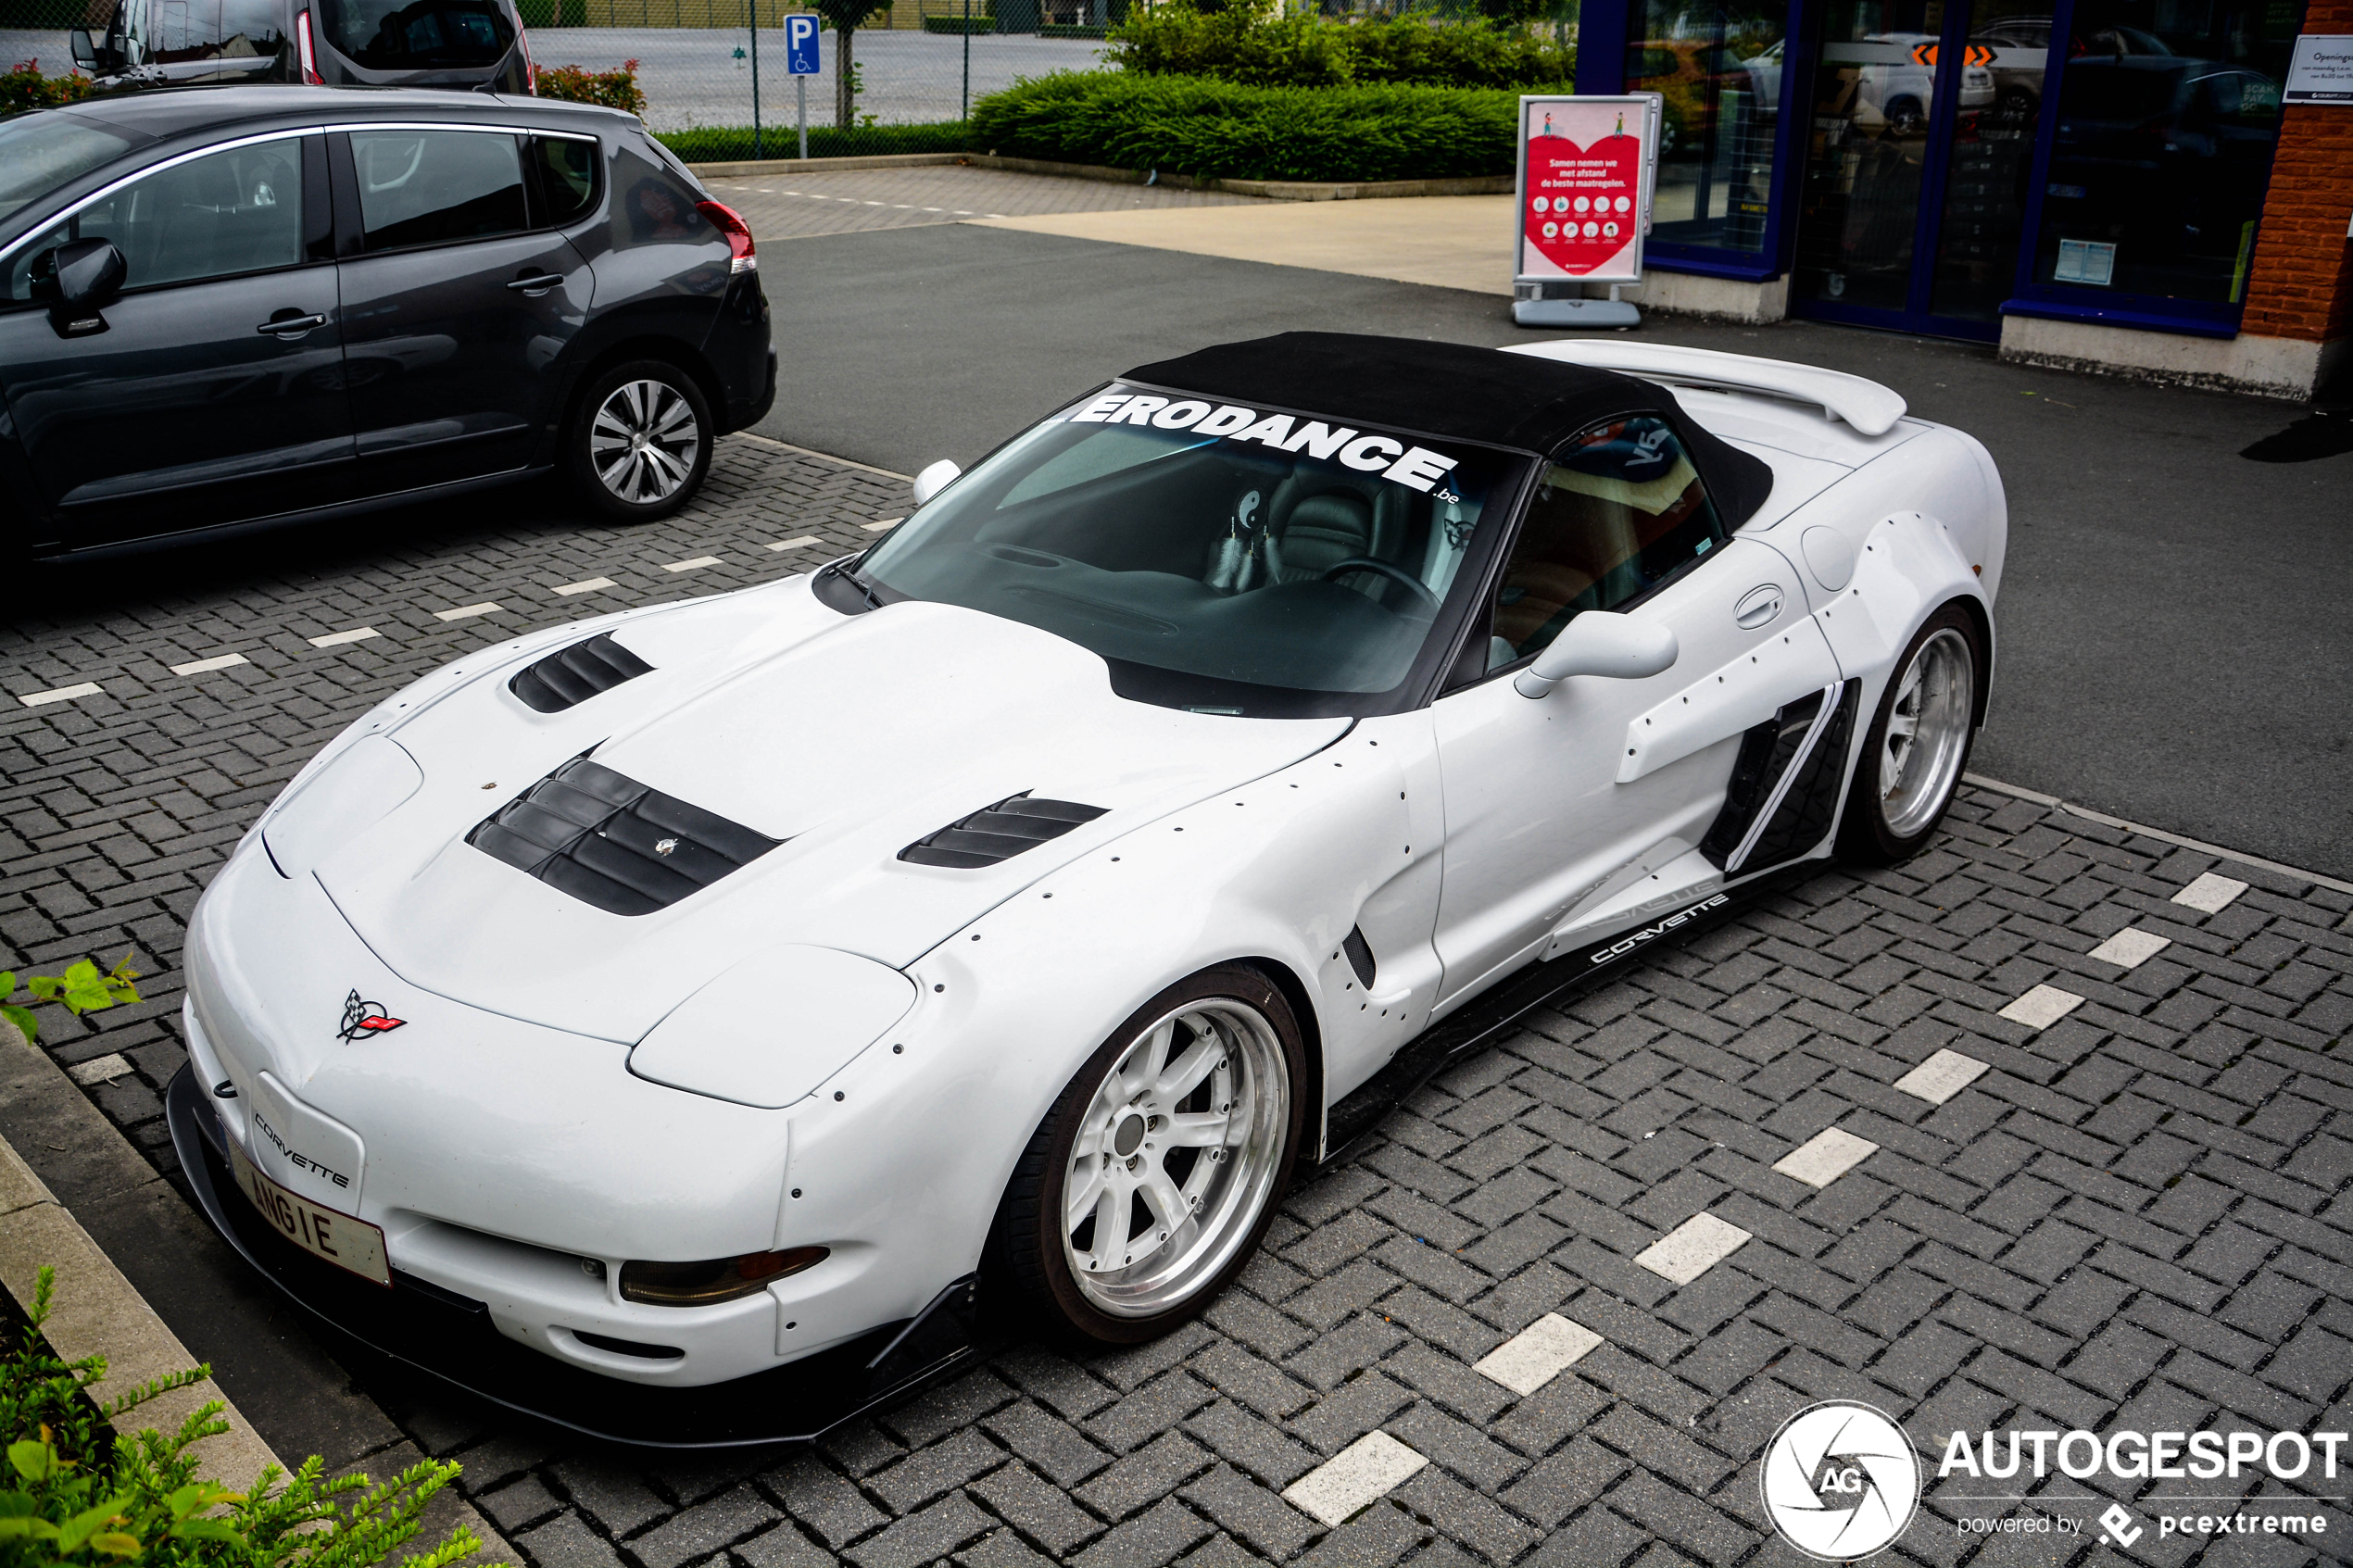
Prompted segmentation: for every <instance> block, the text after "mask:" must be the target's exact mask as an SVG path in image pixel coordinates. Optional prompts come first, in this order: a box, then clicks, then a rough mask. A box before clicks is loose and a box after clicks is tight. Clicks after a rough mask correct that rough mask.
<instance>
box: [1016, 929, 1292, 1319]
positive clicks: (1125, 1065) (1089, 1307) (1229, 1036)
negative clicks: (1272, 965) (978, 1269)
mask: <svg viewBox="0 0 2353 1568" xmlns="http://www.w3.org/2000/svg"><path fill="white" fill-rule="evenodd" d="M1307 1086H1308V1079H1307V1057H1306V1050H1305V1047H1303V1046H1302V1043H1301V1040H1300V1033H1299V1025H1298V1022H1297V1021H1296V1020H1295V1019H1294V1018H1293V1017H1292V1014H1291V1010H1290V1004H1289V1003H1288V1002H1287V1001H1285V1000H1284V998H1283V995H1282V993H1281V992H1280V991H1279V990H1277V988H1276V987H1275V986H1274V985H1271V984H1269V983H1268V981H1267V979H1266V977H1265V975H1263V974H1261V973H1259V972H1258V971H1256V970H1254V969H1250V968H1247V967H1245V966H1243V965H1240V964H1220V965H1218V966H1217V967H1215V968H1214V969H1206V970H1203V971H1202V972H1201V973H1199V974H1196V975H1194V976H1192V977H1191V978H1190V979H1189V980H1185V981H1181V982H1179V983H1178V984H1176V985H1172V986H1170V987H1169V988H1168V989H1167V990H1165V991H1164V992H1162V993H1161V994H1160V995H1159V996H1157V997H1153V998H1152V999H1151V1001H1149V1002H1147V1003H1145V1004H1144V1005H1143V1006H1142V1007H1141V1008H1139V1009H1138V1010H1137V1011H1136V1013H1135V1014H1134V1016H1132V1017H1130V1018H1129V1019H1128V1020H1127V1021H1126V1022H1125V1023H1123V1024H1121V1025H1120V1026H1119V1028H1118V1029H1117V1030H1115V1031H1114V1032H1113V1034H1112V1036H1111V1038H1110V1039H1108V1040H1106V1041H1105V1042H1104V1043H1103V1045H1102V1046H1101V1048H1100V1049H1098V1050H1097V1051H1096V1052H1095V1053H1094V1055H1093V1056H1092V1057H1090V1058H1088V1061H1087V1065H1086V1066H1084V1067H1082V1068H1080V1069H1079V1071H1078V1073H1077V1075H1076V1077H1074V1078H1073V1079H1071V1081H1070V1084H1069V1086H1068V1087H1066V1088H1064V1089H1063V1093H1062V1096H1061V1098H1059V1099H1058V1100H1056V1101H1055V1104H1054V1108H1053V1110H1051V1111H1049V1112H1048V1113H1047V1115H1046V1119H1045V1121H1044V1122H1042V1123H1039V1125H1038V1131H1037V1134H1036V1135H1034V1136H1033V1137H1031V1139H1030V1140H1029V1147H1028V1148H1026V1149H1025V1150H1024V1151H1023V1153H1022V1157H1021V1160H1020V1163H1019V1164H1018V1165H1016V1166H1015V1167H1014V1171H1013V1180H1012V1182H1011V1183H1009V1184H1008V1185H1007V1186H1006V1189H1005V1197H1004V1200H1003V1202H1002V1203H1001V1204H1000V1206H999V1209H998V1212H997V1221H996V1223H995V1224H994V1225H993V1226H991V1227H990V1232H989V1246H988V1261H987V1263H986V1265H985V1267H986V1268H987V1270H988V1273H989V1274H990V1276H991V1279H992V1282H993V1284H994V1285H995V1286H997V1289H995V1290H994V1291H992V1292H991V1294H992V1295H995V1296H997V1297H998V1298H1000V1301H1003V1302H1004V1303H1005V1304H1006V1305H1008V1306H1012V1307H1014V1308H1015V1309H1016V1313H1015V1314H1014V1315H1013V1319H1012V1323H1017V1324H1018V1325H1019V1326H1021V1327H1025V1328H1034V1327H1035V1326H1037V1324H1038V1323H1039V1321H1040V1320H1042V1321H1043V1323H1045V1325H1046V1326H1047V1327H1048V1329H1049V1332H1050V1333H1052V1334H1054V1335H1055V1336H1057V1337H1062V1338H1073V1339H1076V1340H1079V1341H1082V1342H1088V1343H1091V1344H1093V1345H1096V1346H1114V1345H1135V1344H1139V1343H1141V1342H1142V1341H1144V1340H1147V1339H1153V1338H1157V1337H1158V1336H1161V1335H1164V1334H1166V1333H1167V1332H1168V1331H1169V1330H1171V1329H1173V1328H1176V1326H1177V1325H1179V1324H1180V1323H1187V1322H1189V1321H1190V1320H1191V1319H1192V1318H1193V1317H1195V1316H1196V1315H1198V1314H1199V1313H1200V1312H1201V1311H1202V1309H1203V1308H1205V1307H1207V1306H1208V1305H1209V1304H1210V1302H1212V1301H1214V1300H1215V1299H1216V1298H1217V1296H1218V1293H1219V1292H1221V1291H1223V1290H1224V1289H1225V1288H1226V1286H1227V1285H1228V1284H1230V1283H1231V1282H1232V1280H1233V1278H1234V1276H1235V1275H1236V1274H1238V1273H1241V1271H1242V1269H1243V1268H1244V1267H1245V1266H1246V1265H1247V1264H1248V1263H1249V1262H1250V1260H1251V1259H1252V1256H1253V1255H1255V1253H1256V1252H1257V1250H1258V1243H1259V1240H1260V1238H1261V1237H1263V1236H1265V1234H1266V1227H1267V1225H1268V1223H1271V1222H1272V1221H1273V1219H1274V1217H1275V1207H1276V1205H1277V1203H1279V1202H1280V1201H1281V1199H1282V1196H1283V1193H1284V1191H1285V1190H1286V1189H1287V1188H1288V1187H1289V1186H1290V1177H1291V1172H1292V1169H1293V1167H1294V1166H1295V1164H1296V1163H1297V1160H1298V1156H1299V1148H1300V1145H1301V1142H1302V1139H1303V1138H1304V1136H1305V1133H1306V1126H1307V1107H1306V1104H1305V1102H1304V1100H1303V1099H1302V1098H1301V1097H1302V1094H1303V1093H1304V1092H1305V1090H1306V1089H1307ZM1074 1184H1082V1185H1078V1186H1076V1187H1075V1186H1074ZM1074 1216H1075V1217H1074ZM1011 1325H1012V1324H1011V1323H1009V1326H1011Z"/></svg>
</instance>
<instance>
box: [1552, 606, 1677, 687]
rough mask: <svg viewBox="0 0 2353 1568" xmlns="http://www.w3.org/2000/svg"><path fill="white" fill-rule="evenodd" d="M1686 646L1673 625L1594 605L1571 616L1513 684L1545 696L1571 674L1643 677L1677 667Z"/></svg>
mask: <svg viewBox="0 0 2353 1568" xmlns="http://www.w3.org/2000/svg"><path fill="white" fill-rule="evenodd" d="M1681 651H1682V650H1681V649H1680V648H1679V647H1678V646H1676V643H1675V633H1673V632H1672V631H1670V630H1668V629H1667V627H1664V626H1661V625H1658V624H1656V623H1655V622H1653V621H1637V620H1635V619H1634V618H1633V617H1632V616H1630V615H1620V614H1618V613H1617V611H1615V610H1607V609H1589V610H1587V611H1586V612H1585V613H1584V614H1582V615H1580V616H1579V617H1578V618H1577V619H1576V620H1574V621H1570V622H1569V623H1568V627H1567V630H1566V631H1564V632H1562V633H1561V634H1560V635H1559V636H1557V637H1554V639H1553V640H1552V642H1551V643H1550V644H1549V645H1547V646H1546V647H1545V649H1544V651H1543V652H1541V653H1540V654H1538V655H1537V656H1536V662H1535V663H1534V664H1531V665H1529V667H1528V668H1527V669H1526V670H1523V671H1520V673H1519V674H1518V675H1517V676H1516V677H1514V678H1513V681H1512V684H1513V686H1514V687H1515V688H1516V689H1517V690H1518V692H1519V695H1520V696H1545V695H1546V694H1548V693H1549V692H1551V691H1552V689H1553V687H1554V684H1556V683H1558V682H1561V681H1566V680H1567V679H1568V678H1569V677H1570V676H1571V675H1602V676H1606V677H1608V678H1609V679H1611V680H1617V681H1639V680H1642V679H1643V678H1644V677H1646V676H1651V675H1655V674H1657V673H1658V672H1659V671H1662V670H1666V669H1668V668H1669V667H1671V666H1672V665H1673V664H1674V662H1675V659H1676V656H1677V655H1678V654H1679V653H1680V652H1681Z"/></svg>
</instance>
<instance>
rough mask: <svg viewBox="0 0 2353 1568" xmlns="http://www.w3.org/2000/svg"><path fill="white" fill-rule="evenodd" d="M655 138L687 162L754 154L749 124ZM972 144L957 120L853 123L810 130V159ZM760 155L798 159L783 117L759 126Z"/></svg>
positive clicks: (792, 130) (795, 135) (796, 140)
mask: <svg viewBox="0 0 2353 1568" xmlns="http://www.w3.org/2000/svg"><path fill="white" fill-rule="evenodd" d="M654 139H655V140H656V141H658V142H660V143H661V144H662V145H664V146H666V147H668V148H669V149H670V150H671V151H672V152H673V153H676V154H677V155H678V157H680V158H681V159H682V160H684V161H685V162H687V163H738V162H742V161H744V160H745V159H748V158H750V157H754V156H755V155H754V153H753V151H752V140H751V127H750V126H749V125H705V126H698V127H696V128H695V129H694V130H692V131H661V132H655V136H654ZM972 145H973V139H972V135H971V132H969V130H968V129H967V128H966V126H965V124H964V122H963V120H961V119H951V120H945V121H942V122H940V123H938V124H936V125H854V126H851V127H850V128H849V130H847V131H844V130H842V129H841V128H840V127H838V126H833V125H812V126H811V127H810V128H809V156H810V157H865V156H868V155H871V154H875V153H961V152H968V151H970V150H971V148H972ZM757 156H758V157H799V156H800V132H799V126H797V125H795V124H794V123H793V122H792V121H791V120H789V119H787V120H786V121H784V122H782V123H781V124H774V123H772V124H765V125H762V126H761V128H760V150H759V152H758V154H757Z"/></svg>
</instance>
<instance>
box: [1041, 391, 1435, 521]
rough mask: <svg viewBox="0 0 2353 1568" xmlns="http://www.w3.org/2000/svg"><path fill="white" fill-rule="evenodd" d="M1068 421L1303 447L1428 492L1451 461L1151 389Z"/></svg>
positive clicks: (1107, 401) (1350, 432)
mask: <svg viewBox="0 0 2353 1568" xmlns="http://www.w3.org/2000/svg"><path fill="white" fill-rule="evenodd" d="M1070 422H1071V423H1072V424H1082V425H1084V424H1111V425H1141V426H1145V427H1147V428H1151V429H1158V430H1189V431H1191V432H1192V433H1194V434H1196V435H1213V436H1222V437H1225V438H1227V439H1228V440H1232V441H1249V442H1255V443H1256V444H1258V445H1262V446H1265V447H1268V448H1270V449H1271V450H1274V451H1277V452H1304V453H1305V454H1306V455H1307V456H1309V457H1311V458H1315V459H1316V460H1317V461H1319V462H1330V461H1332V460H1333V459H1334V458H1338V459H1339V461H1340V464H1341V465H1342V466H1343V467H1346V468H1352V469H1354V470H1357V471H1359V472H1361V473H1378V474H1379V475H1380V476H1381V477H1382V478H1383V479H1387V480H1390V481H1392V482H1394V483H1399V484H1403V485H1405V486H1406V487H1408V488H1409V489H1414V490H1418V491H1421V492H1422V493H1423V494H1424V495H1428V493H1429V492H1430V490H1431V489H1432V488H1433V487H1434V486H1435V485H1436V484H1437V483H1438V482H1439V481H1440V480H1441V479H1443V478H1445V477H1446V474H1447V472H1448V470H1452V469H1453V467H1454V466H1455V459H1454V458H1450V457H1448V456H1447V455H1446V454H1445V453H1443V452H1433V451H1431V450H1430V449H1429V448H1428V447H1427V446H1408V445H1406V444H1405V443H1403V442H1402V441H1396V440H1392V439H1391V438H1390V437H1389V436H1386V435H1366V434H1365V433H1363V432H1361V431H1358V430H1356V429H1354V428H1353V427H1351V426H1348V425H1335V424H1332V423H1329V422H1328V421H1327V420H1304V421H1302V420H1301V419H1300V418H1299V416H1297V415H1295V414H1265V415H1261V414H1260V413H1259V411H1258V410H1257V409H1255V408H1243V407H1242V406H1241V405H1239V404H1238V403H1219V404H1210V403H1204V402H1202V401H1201V400H1200V399H1198V398H1184V399H1170V398H1166V397H1161V396H1156V395H1152V394H1151V393H1133V392H1107V393H1105V394H1103V395H1101V397H1098V398H1096V399H1095V400H1094V401H1093V402H1092V403H1089V404H1088V405H1087V406H1086V407H1085V408H1081V409H1079V410H1078V411H1077V412H1076V413H1075V414H1073V415H1071V416H1070Z"/></svg>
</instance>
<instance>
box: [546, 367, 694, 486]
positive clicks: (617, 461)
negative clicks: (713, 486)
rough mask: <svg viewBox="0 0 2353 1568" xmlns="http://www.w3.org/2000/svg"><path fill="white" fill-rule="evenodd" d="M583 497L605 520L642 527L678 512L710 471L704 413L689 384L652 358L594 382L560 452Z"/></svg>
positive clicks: (684, 376) (686, 378)
mask: <svg viewBox="0 0 2353 1568" xmlns="http://www.w3.org/2000/svg"><path fill="white" fill-rule="evenodd" d="M567 457H568V458H569V459H570V464H571V468H572V471H573V481H574V483H575V485H576V486H577V488H578V489H579V491H580V492H581V494H582V496H583V498H584V499H585V500H586V501H588V502H589V504H590V505H592V506H594V507H595V508H597V509H598V510H599V511H601V512H603V513H605V514H606V515H607V516H609V517H615V518H626V519H629V520H631V521H650V520H652V519H654V518H659V517H666V516H668V515H669V514H670V513H672V512H673V511H675V510H677V509H678V508H680V507H682V506H685V505H686V502H687V501H688V500H689V499H691V498H692V497H693V495H694V493H695V491H696V489H697V488H698V487H699V486H700V485H701V483H702V478H703V475H704V474H705V473H706V472H707V471H709V470H710V467H711V412H710V408H709V406H708V405H707V404H706V403H705V401H704V399H703V395H702V391H701V389H700V388H699V387H698V386H697V385H696V384H695V381H694V378H693V377H691V376H689V375H687V374H686V373H685V372H684V371H682V370H678V369H677V368H676V367H674V366H671V365H666V364H663V363H661V362H660V361H658V360H647V361H641V362H639V363H636V364H632V365H623V366H619V367H617V368H616V369H614V370H610V371H608V372H607V373H606V374H604V375H603V376H601V377H599V378H598V381H597V382H596V383H595V384H594V385H593V386H591V387H590V388H589V390H588V395H587V397H586V398H585V399H584V400H583V403H582V407H581V414H580V418H579V420H578V421H577V425H576V428H575V430H574V433H573V439H572V450H571V451H570V452H569V453H568V454H567Z"/></svg>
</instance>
